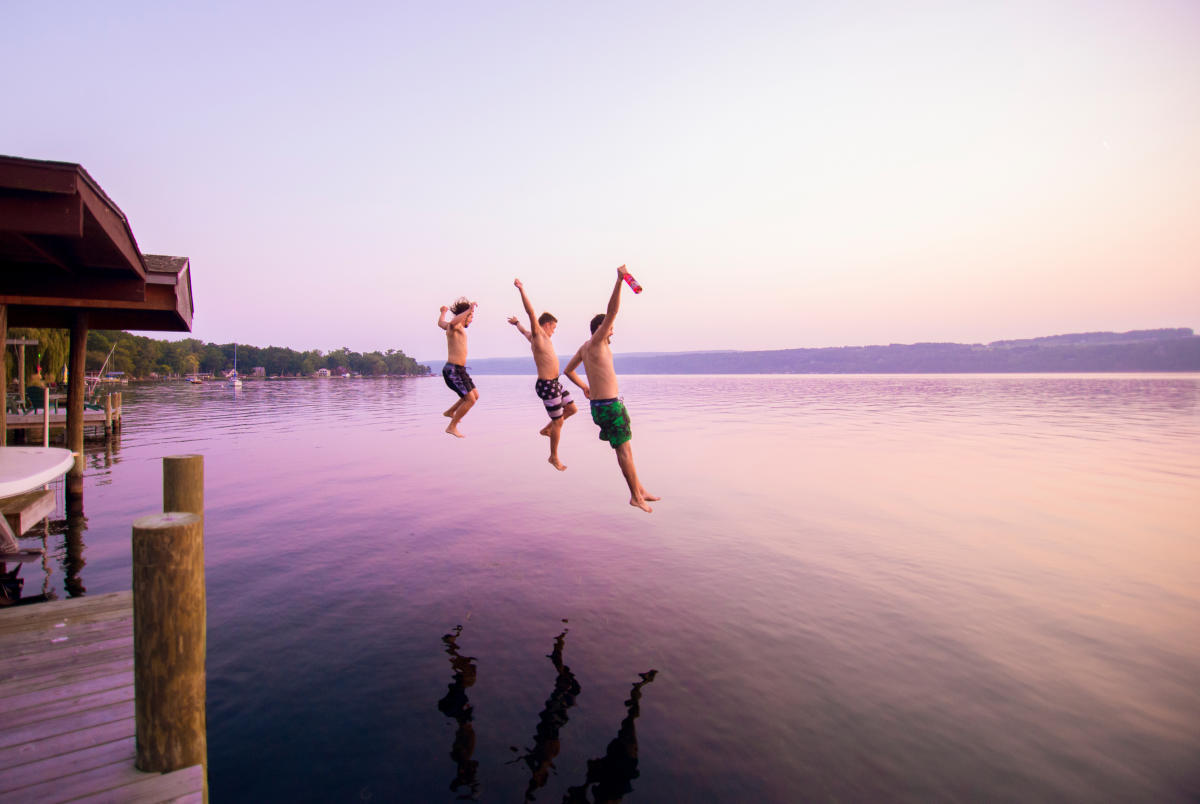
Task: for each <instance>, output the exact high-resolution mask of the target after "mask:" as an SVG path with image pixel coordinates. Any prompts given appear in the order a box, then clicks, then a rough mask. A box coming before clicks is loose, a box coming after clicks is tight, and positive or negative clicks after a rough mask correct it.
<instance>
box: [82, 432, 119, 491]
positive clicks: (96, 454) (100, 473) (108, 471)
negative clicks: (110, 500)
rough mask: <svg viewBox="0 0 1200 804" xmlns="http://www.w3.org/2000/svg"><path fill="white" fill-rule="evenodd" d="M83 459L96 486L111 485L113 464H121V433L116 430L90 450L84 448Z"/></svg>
mask: <svg viewBox="0 0 1200 804" xmlns="http://www.w3.org/2000/svg"><path fill="white" fill-rule="evenodd" d="M84 454H85V457H86V458H87V461H88V468H89V469H91V470H93V476H94V478H95V479H94V481H93V482H94V483H95V484H96V485H97V486H107V485H109V484H110V483H112V468H113V464H117V463H120V462H121V431H120V430H116V431H114V432H113V434H112V435H110V436H109V437H107V438H105V439H104V442H103V443H102V444H99V445H97V446H95V447H92V448H91V449H87V448H86V447H85V450H84Z"/></svg>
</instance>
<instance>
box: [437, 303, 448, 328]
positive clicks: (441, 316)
mask: <svg viewBox="0 0 1200 804" xmlns="http://www.w3.org/2000/svg"><path fill="white" fill-rule="evenodd" d="M448 312H450V308H449V307H442V311H441V312H440V313H438V326H439V327H441V328H442V329H445V328H446V327H448V326H450V325H449V324H447V323H446V313H448Z"/></svg>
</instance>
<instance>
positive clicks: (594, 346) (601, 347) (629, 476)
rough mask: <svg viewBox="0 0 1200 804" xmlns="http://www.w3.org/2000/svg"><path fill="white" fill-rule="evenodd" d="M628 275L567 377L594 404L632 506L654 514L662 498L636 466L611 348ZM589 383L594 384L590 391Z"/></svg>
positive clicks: (620, 280)
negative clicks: (581, 370)
mask: <svg viewBox="0 0 1200 804" xmlns="http://www.w3.org/2000/svg"><path fill="white" fill-rule="evenodd" d="M627 273H628V271H626V270H625V266H624V265H622V266H621V267H620V268H618V269H617V284H616V287H614V288H613V292H612V296H611V297H610V298H609V300H608V311H607V312H605V313H602V314H600V315H597V316H596V317H594V318H593V319H592V323H591V326H592V337H591V338H589V339H588V340H587V341H586V342H585V343H584V344H583V346H580V347H579V351H577V352H576V353H575V355H574V356H573V357H572V358H571V360H570V361H569V362H568V363H567V368H566V371H564V372H563V374H565V375H566V376H567V379H569V380H570V381H571V382H573V383H575V384H576V385H578V386H579V388H580V389H581V390H582V391H583V395H584V396H586V397H587V398H588V399H590V400H591V405H592V421H594V422H595V423H596V424H598V425H599V426H600V439H601V440H602V441H607V442H608V443H609V444H610V445H612V448H613V450H614V451H615V452H616V453H617V464H618V465H619V466H620V467H621V474H622V475H623V476H624V477H625V482H626V483H627V484H628V485H629V504H630V505H632V506H634V507H635V508H641V509H642V510H643V511H645V512H646V513H650V512H651V511H653V510H654V509H653V508H651V507H650V503H651V502H655V501H657V500H658V499H659V498H658V497H655V496H653V495H652V494H650V493H649V492H647V491H646V487H645V486H643V485H642V484H641V481H639V480H638V476H637V469H635V468H634V465H633V447H632V446H630V444H629V442H630V439H632V438H633V430H632V428H631V426H630V422H629V411H627V410H626V409H625V403H624V402H622V401H621V399H620V398H619V397H618V395H617V394H618V391H617V372H616V369H614V368H613V357H612V349H611V348H610V346H609V342H610V341H611V340H612V334H613V320H614V319H615V318H616V317H617V310H618V308H620V306H621V285H622V284H624V282H623V280H624V278H625V274H627ZM580 363H582V364H583V368H584V370H585V371H586V372H587V382H586V383H585V382H584V381H583V380H581V379H579V375H578V374H576V373H575V369H576V368H578V367H579V364H580ZM588 383H590V384H591V386H590V387H589V385H588Z"/></svg>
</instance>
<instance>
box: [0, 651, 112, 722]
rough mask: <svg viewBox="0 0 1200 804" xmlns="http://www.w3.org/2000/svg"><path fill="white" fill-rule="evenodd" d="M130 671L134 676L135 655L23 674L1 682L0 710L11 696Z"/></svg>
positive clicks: (2, 709)
mask: <svg viewBox="0 0 1200 804" xmlns="http://www.w3.org/2000/svg"><path fill="white" fill-rule="evenodd" d="M125 672H128V673H129V676H130V678H132V677H133V657H132V656H128V657H120V658H118V659H116V660H115V661H111V662H98V663H96V664H86V665H79V666H75V667H71V668H63V669H62V670H61V671H60V670H58V669H57V668H50V669H47V670H46V671H44V672H42V673H37V674H33V675H27V676H22V677H21V678H18V679H12V680H10V681H6V682H4V683H3V684H0V712H3V711H4V710H5V708H6V701H7V700H8V699H9V698H12V697H16V696H19V695H25V694H27V693H31V692H37V691H39V690H47V689H53V688H54V687H56V686H59V685H63V686H66V685H70V684H75V683H78V682H86V681H89V680H91V679H93V678H101V677H103V676H111V675H119V674H121V673H125Z"/></svg>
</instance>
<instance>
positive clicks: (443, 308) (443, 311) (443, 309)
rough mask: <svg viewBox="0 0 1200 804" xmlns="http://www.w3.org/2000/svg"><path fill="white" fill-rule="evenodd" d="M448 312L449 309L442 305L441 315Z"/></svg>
mask: <svg viewBox="0 0 1200 804" xmlns="http://www.w3.org/2000/svg"><path fill="white" fill-rule="evenodd" d="M448 312H450V308H449V307H447V306H446V305H444V304H443V305H442V314H443V315H444V314H446V313H448Z"/></svg>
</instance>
